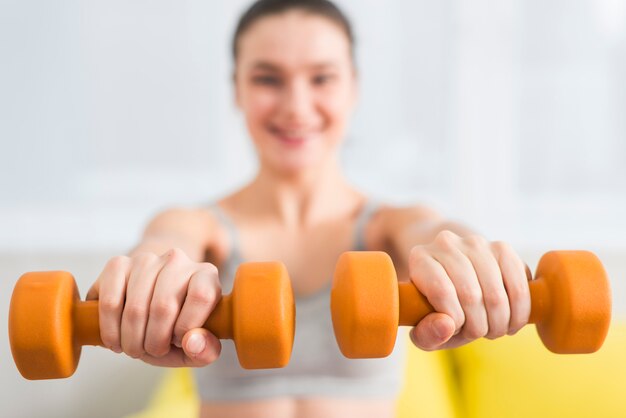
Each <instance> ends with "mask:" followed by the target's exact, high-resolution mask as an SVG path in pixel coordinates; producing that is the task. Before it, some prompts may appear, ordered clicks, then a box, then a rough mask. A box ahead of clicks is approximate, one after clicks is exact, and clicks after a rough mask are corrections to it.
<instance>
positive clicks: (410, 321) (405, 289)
mask: <svg viewBox="0 0 626 418" xmlns="http://www.w3.org/2000/svg"><path fill="white" fill-rule="evenodd" d="M528 284H529V287H530V301H531V308H530V318H529V320H528V323H529V324H536V323H537V322H538V321H539V320H541V318H545V315H546V313H547V308H548V306H549V292H548V286H547V285H546V282H545V280H542V279H541V278H537V279H535V280H531V281H529V282H528ZM398 296H399V304H400V317H399V324H400V325H405V326H411V327H412V326H415V325H416V324H417V323H419V322H420V321H421V320H422V319H423V318H424V317H425V316H426V315H428V314H430V313H433V312H435V308H433V306H432V305H431V304H430V303H429V302H428V300H427V299H426V296H424V295H422V294H421V293H420V292H419V291H418V290H417V288H416V287H415V285H414V284H413V282H398Z"/></svg>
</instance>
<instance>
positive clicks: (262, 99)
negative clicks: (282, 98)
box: [242, 91, 278, 132]
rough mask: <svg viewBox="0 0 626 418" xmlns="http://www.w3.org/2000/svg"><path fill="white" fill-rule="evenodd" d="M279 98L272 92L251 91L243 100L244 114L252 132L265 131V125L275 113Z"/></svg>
mask: <svg viewBox="0 0 626 418" xmlns="http://www.w3.org/2000/svg"><path fill="white" fill-rule="evenodd" d="M277 103H278V97H277V95H276V94H273V93H272V92H271V91H250V92H249V94H247V95H246V96H245V97H244V100H243V109H242V110H243V112H244V114H245V115H246V120H247V123H248V126H249V127H250V130H252V131H254V132H258V131H262V130H265V125H266V124H267V121H268V120H269V119H270V117H271V115H272V114H273V113H274V111H275V109H276V106H277Z"/></svg>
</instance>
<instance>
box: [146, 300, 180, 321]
mask: <svg viewBox="0 0 626 418" xmlns="http://www.w3.org/2000/svg"><path fill="white" fill-rule="evenodd" d="M178 308H179V307H178V304H177V303H176V301H175V300H161V301H155V302H152V304H151V305H150V317H153V316H154V317H155V318H156V319H163V318H171V317H173V316H176V315H177V314H178V310H179V309H178Z"/></svg>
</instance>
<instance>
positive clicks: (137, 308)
mask: <svg viewBox="0 0 626 418" xmlns="http://www.w3.org/2000/svg"><path fill="white" fill-rule="evenodd" d="M147 313H148V312H147V309H146V307H145V306H144V305H142V304H140V303H129V304H126V306H124V316H125V317H126V318H127V319H128V320H129V321H131V322H135V321H140V320H143V319H145V317H146V316H147Z"/></svg>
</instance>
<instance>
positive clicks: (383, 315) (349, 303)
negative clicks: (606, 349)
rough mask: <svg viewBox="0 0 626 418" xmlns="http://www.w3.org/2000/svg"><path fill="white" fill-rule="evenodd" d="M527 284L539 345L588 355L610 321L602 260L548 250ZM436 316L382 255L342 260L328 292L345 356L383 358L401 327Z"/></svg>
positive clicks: (344, 256)
mask: <svg viewBox="0 0 626 418" xmlns="http://www.w3.org/2000/svg"><path fill="white" fill-rule="evenodd" d="M535 277H536V278H535V280H532V281H530V282H529V285H530V297H531V313H530V319H529V323H534V324H536V325H537V331H538V333H539V336H540V337H541V340H542V341H543V343H544V345H545V346H546V347H547V348H548V349H549V350H550V351H552V352H554V353H559V354H573V353H592V352H594V351H597V350H598V349H599V348H600V347H601V346H602V343H603V342H604V339H605V337H606V334H607V332H608V328H609V323H610V321H611V291H610V288H609V282H608V279H607V276H606V273H605V271H604V268H603V267H602V263H601V262H600V260H599V259H598V258H597V257H596V256H595V255H594V254H592V253H590V252H587V251H552V252H549V253H546V254H545V255H544V256H543V257H542V258H541V260H540V261H539V265H538V267H537V272H536V274H535ZM431 312H434V309H433V307H432V306H431V305H430V304H429V303H428V301H427V300H426V297H425V296H423V295H422V294H420V293H419V292H418V291H417V288H416V287H415V285H414V284H413V283H411V282H406V283H405V282H398V281H397V278H396V271H395V269H394V266H393V262H392V261H391V258H390V257H389V256H388V255H387V254H386V253H384V252H375V251H372V252H367V251H363V252H347V253H344V254H342V255H341V257H340V258H339V261H338V263H337V267H336V270H335V277H334V280H333V287H332V291H331V314H332V319H333V327H334V329H335V337H336V339H337V343H338V344H339V348H340V349H341V352H342V353H343V355H344V356H346V357H348V358H375V357H385V356H387V355H389V354H390V353H391V351H392V350H393V346H394V344H395V341H396V334H397V330H398V326H399V325H408V326H414V325H415V324H417V323H418V322H419V321H420V320H421V319H422V318H424V317H425V316H426V315H428V314H429V313H431Z"/></svg>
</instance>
